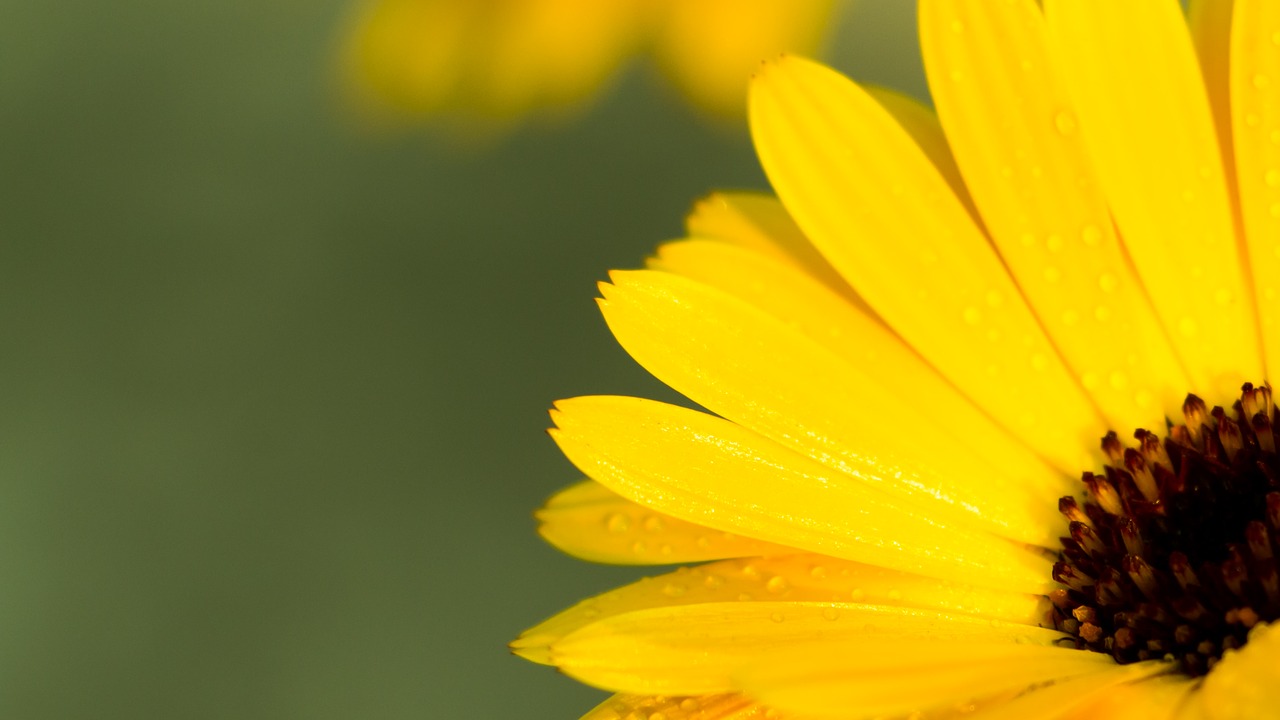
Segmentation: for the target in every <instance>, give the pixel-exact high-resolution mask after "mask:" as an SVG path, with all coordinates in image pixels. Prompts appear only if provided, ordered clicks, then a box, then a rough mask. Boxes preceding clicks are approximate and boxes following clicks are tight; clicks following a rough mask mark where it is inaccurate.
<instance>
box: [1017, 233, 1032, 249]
mask: <svg viewBox="0 0 1280 720" xmlns="http://www.w3.org/2000/svg"><path fill="white" fill-rule="evenodd" d="M1018 242H1020V243H1022V247H1031V246H1032V245H1035V244H1036V236H1035V235H1032V234H1031V233H1023V234H1022V237H1019V238H1018Z"/></svg>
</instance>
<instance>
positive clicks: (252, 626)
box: [0, 0, 924, 720]
mask: <svg viewBox="0 0 1280 720" xmlns="http://www.w3.org/2000/svg"><path fill="white" fill-rule="evenodd" d="M911 5H912V3H910V2H908V0H861V3H860V4H859V5H857V6H856V7H855V8H854V9H853V10H852V11H850V12H848V13H846V16H845V17H844V19H843V22H842V24H841V27H840V29H839V30H838V32H837V33H836V35H835V44H834V48H833V52H832V53H831V55H830V57H831V60H832V62H833V64H835V65H836V66H838V67H840V68H842V69H844V70H846V71H848V72H850V73H851V74H853V75H854V76H855V77H857V78H859V79H864V80H869V81H875V82H880V83H884V84H889V85H893V86H896V87H899V88H902V89H905V90H907V91H908V92H911V93H912V94H915V95H917V96H921V95H923V93H924V89H923V80H922V73H921V70H920V64H919V61H918V60H917V59H916V41H915V34H914V29H913V27H912V24H911V23H912V20H911V15H912V7H911ZM346 13H347V8H346V7H345V5H344V2H342V1H341V0H320V1H319V2H302V1H300V0H274V1H273V0H222V1H221V2H212V1H209V0H187V1H186V2H180V3H169V2H160V1H159V0H115V1H114V2H110V3H107V2H93V1H92V0H49V2H41V3H17V2H3V3H0V328H2V329H3V333H4V338H5V342H4V344H3V347H2V348H0V387H3V392H2V393H0V402H2V403H3V404H2V406H0V408H2V411H0V423H2V428H0V443H2V445H0V447H2V448H3V450H2V451H0V487H2V488H3V492H2V493H0V715H2V716H3V717H5V718H116V717H119V718H125V717H128V718H376V719H382V718H436V717H442V718H443V717H447V718H480V719H484V718H507V717H520V718H522V720H541V719H542V718H546V719H547V720H553V719H554V720H562V719H565V718H576V717H578V715H580V714H581V713H582V712H584V711H585V710H587V709H588V708H589V707H590V706H592V705H593V704H594V703H595V702H597V701H598V700H599V699H600V698H601V697H602V694H601V693H598V692H596V691H593V690H590V689H587V688H582V687H579V686H577V685H576V684H574V683H573V682H571V681H569V680H567V679H565V678H563V677H560V676H558V675H557V674H555V673H554V672H553V671H551V670H549V669H547V668H543V667H540V666H536V665H532V664H529V663H526V662H523V661H521V660H518V659H516V658H513V657H511V656H509V655H508V654H507V652H506V650H505V647H504V645H505V643H506V642H507V641H508V640H509V639H511V638H512V637H513V636H514V635H515V634H516V633H518V632H519V631H520V630H521V629H523V628H524V627H526V626H528V625H530V624H532V623H533V622H536V621H537V620H540V619H542V618H543V617H544V616H546V615H548V614H550V613H552V612H554V611H556V610H558V609H560V608H561V607H563V606H566V605H568V604H570V603H572V602H573V601H575V600H576V599H578V598H580V597H582V596H584V595H587V594H590V593H593V592H598V591H601V590H604V589H607V588H608V587H610V586H613V585H616V584H619V583H622V582H625V581H627V580H630V579H633V578H636V577H638V576H640V575H641V574H642V573H643V572H644V570H642V569H637V568H630V569H628V568H606V567H600V566H592V565H587V564H584V563H580V562H577V561H574V560H571V559H569V558H567V557H564V556H561V555H559V554H558V553H557V552H556V551H554V550H552V549H550V548H548V547H546V546H544V545H543V544H542V543H541V542H540V541H539V540H538V539H537V537H536V536H535V535H534V532H533V530H534V524H533V521H532V519H531V512H532V510H533V509H534V508H535V507H536V506H537V505H538V503H539V502H540V501H541V500H542V499H543V498H544V497H545V496H546V495H548V494H549V493H551V492H552V491H553V490H555V489H557V488H558V487H560V486H562V485H565V484H567V483H568V482H570V481H572V480H575V479H576V477H577V476H576V475H575V472H574V471H573V469H572V468H571V467H570V466H569V465H568V463H567V462H565V461H564V460H563V459H562V458H560V457H559V455H558V453H557V451H556V450H555V448H554V447H553V445H552V443H551V442H550V441H549V440H547V439H546V437H545V435H544V434H543V428H544V427H545V426H546V424H547V419H546V415H545V410H546V408H547V407H548V405H549V404H550V402H551V401H552V400H554V399H556V398H560V397H566V396H572V395H578V394H585V393H602V392H606V393H630V394H646V395H651V396H654V395H657V396H662V397H669V393H666V392H665V391H664V390H663V389H662V388H659V387H657V385H656V383H654V382H653V381H652V380H650V379H648V378H647V377H646V376H645V375H644V373H643V372H642V371H641V370H639V369H638V368H637V367H636V366H634V364H633V363H631V361H630V360H629V359H628V358H627V357H626V356H625V354H624V353H622V352H621V351H620V350H618V349H617V348H616V347H615V346H614V345H613V343H612V341H611V340H610V338H609V336H608V333H607V331H606V330H605V328H604V325H603V323H602V322H601V321H600V319H599V318H598V316H597V314H596V310H595V307H594V303H593V302H592V298H593V297H594V293H595V289H594V283H595V282H596V281H597V280H599V279H602V278H603V277H604V274H605V271H606V270H607V269H608V268H610V267H630V266H635V265H637V264H638V263H639V262H640V261H641V259H642V258H643V256H644V255H646V254H647V253H648V252H649V250H650V249H651V248H652V247H653V246H654V245H655V244H656V243H657V242H659V241H661V240H663V239H667V238H671V237H674V236H677V235H678V234H679V233H680V227H681V225H680V223H681V219H682V216H683V214H684V211H685V209H686V208H687V206H688V204H689V202H690V201H691V200H692V199H693V198H695V197H697V196H699V195H701V194H703V193H705V192H707V191H708V190H710V189H712V188H716V187H756V188H760V187H764V180H763V177H762V175H761V173H760V171H759V168H758V166H757V164H756V161H755V159H754V156H753V154H752V152H751V149H750V143H749V141H748V139H747V137H746V133H745V130H742V129H739V130H736V131H735V130H733V129H726V128H723V127H715V126H713V125H712V124H708V123H707V122H704V121H703V120H702V119H700V118H698V117H697V116H695V115H694V114H693V113H692V111H690V110H689V109H687V108H685V107H684V106H682V105H681V104H680V103H679V102H678V101H677V100H676V99H675V98H674V96H673V93H672V92H671V91H670V90H669V89H667V88H665V87H663V86H662V85H661V83H659V82H657V81H656V79H655V77H654V75H653V74H652V73H651V72H648V71H647V69H646V68H644V67H643V66H636V67H633V68H632V70H631V72H629V73H628V74H627V75H626V76H625V77H624V78H623V79H622V80H621V81H620V82H619V83H618V84H617V85H616V86H615V87H614V88H613V89H612V90H611V91H610V92H608V93H607V94H605V95H604V96H603V97H601V98H599V99H598V101H597V102H596V103H595V104H594V105H593V106H592V107H591V108H590V109H589V110H588V111H587V112H585V113H583V114H582V116H581V117H579V118H578V119H577V120H576V121H575V122H573V123H570V124H565V125H557V126H551V127H546V126H541V127H540V126H538V125H537V124H536V123H535V124H534V125H531V126H528V127H526V128H524V129H522V130H519V131H518V132H516V133H514V134H512V135H510V136H508V137H505V138H500V139H494V140H493V141H492V142H490V143H488V144H486V145H482V146H476V145H474V144H473V145H471V146H469V147H466V148H459V147H456V145H457V143H456V142H454V141H452V140H451V139H450V138H449V137H448V136H446V135H439V134H433V133H432V131H431V130H430V129H428V128H420V129H415V130H411V131H409V132H404V133H397V134H391V135H387V134H382V135H376V134H370V133H367V132H361V131H360V130H359V129H358V128H357V127H356V126H355V125H353V124H352V123H351V122H349V121H348V120H347V119H346V118H345V116H344V114H343V113H342V112H340V110H339V106H338V102H337V100H336V98H337V93H336V92H335V89H334V81H333V78H332V74H333V66H334V60H333V55H334V52H335V46H336V44H337V42H338V39H339V36H340V33H341V28H342V25H343V22H344V19H345V17H346Z"/></svg>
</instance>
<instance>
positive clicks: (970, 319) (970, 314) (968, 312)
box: [964, 305, 982, 325]
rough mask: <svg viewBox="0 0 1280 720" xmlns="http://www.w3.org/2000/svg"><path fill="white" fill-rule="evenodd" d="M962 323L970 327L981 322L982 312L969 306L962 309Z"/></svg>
mask: <svg viewBox="0 0 1280 720" xmlns="http://www.w3.org/2000/svg"><path fill="white" fill-rule="evenodd" d="M964 321H965V322H967V323H969V324H970V325H977V324H978V323H980V322H982V311H981V310H979V309H978V308H976V307H973V306H972V305H970V306H969V307H967V308H965V309H964Z"/></svg>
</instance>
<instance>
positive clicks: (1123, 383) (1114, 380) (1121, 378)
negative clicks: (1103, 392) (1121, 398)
mask: <svg viewBox="0 0 1280 720" xmlns="http://www.w3.org/2000/svg"><path fill="white" fill-rule="evenodd" d="M1109 381H1110V382H1111V387H1112V389H1114V390H1124V389H1125V388H1127V387H1129V376H1128V375H1125V374H1124V373H1122V372H1120V371H1118V370H1117V371H1116V372H1113V373H1111V377H1110V378H1109Z"/></svg>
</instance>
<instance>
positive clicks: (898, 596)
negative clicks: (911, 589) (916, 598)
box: [889, 588, 902, 602]
mask: <svg viewBox="0 0 1280 720" xmlns="http://www.w3.org/2000/svg"><path fill="white" fill-rule="evenodd" d="M889 599H890V600H891V601H893V602H900V601H901V600H902V591H901V590H898V589H897V588H894V589H893V590H890V591H889Z"/></svg>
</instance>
